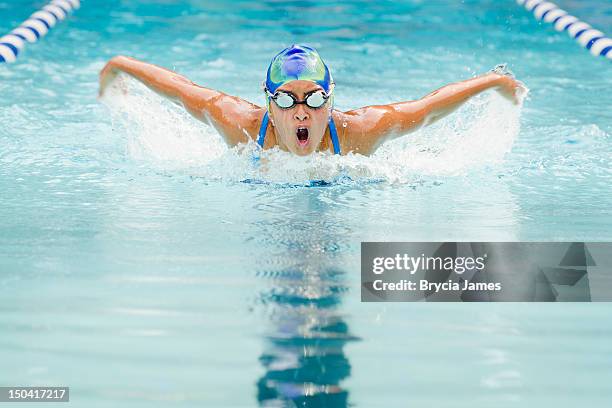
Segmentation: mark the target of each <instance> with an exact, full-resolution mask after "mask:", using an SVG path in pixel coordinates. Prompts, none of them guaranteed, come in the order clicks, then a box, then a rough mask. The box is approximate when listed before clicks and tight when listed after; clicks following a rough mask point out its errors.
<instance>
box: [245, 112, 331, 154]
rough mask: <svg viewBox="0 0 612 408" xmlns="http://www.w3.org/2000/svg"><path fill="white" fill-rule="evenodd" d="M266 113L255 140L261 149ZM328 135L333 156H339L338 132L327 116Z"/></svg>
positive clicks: (266, 124)
mask: <svg viewBox="0 0 612 408" xmlns="http://www.w3.org/2000/svg"><path fill="white" fill-rule="evenodd" d="M268 121H269V118H268V111H266V113H265V114H264V117H263V119H262V120H261V127H260V128H259V137H258V138H257V144H258V145H259V146H261V147H263V145H264V139H265V138H266V131H267V130H268ZM328 124H329V135H330V136H331V140H332V145H333V146H334V154H340V142H339V141H338V132H337V131H336V124H335V123H334V118H332V116H331V115H329V123H328Z"/></svg>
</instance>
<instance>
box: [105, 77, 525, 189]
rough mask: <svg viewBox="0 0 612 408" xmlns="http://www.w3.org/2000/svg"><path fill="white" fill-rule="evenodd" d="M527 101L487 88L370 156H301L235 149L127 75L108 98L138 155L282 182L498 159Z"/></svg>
mask: <svg viewBox="0 0 612 408" xmlns="http://www.w3.org/2000/svg"><path fill="white" fill-rule="evenodd" d="M523 100H524V95H523V96H522V97H521V102H520V103H519V105H514V104H512V103H511V102H509V101H507V100H506V99H504V98H503V97H501V96H500V95H499V94H498V93H496V92H485V93H483V94H481V95H478V96H476V97H474V98H472V99H471V100H470V101H469V102H468V103H466V104H465V105H464V106H462V107H461V108H459V109H458V110H457V111H456V112H454V113H453V114H451V115H449V116H448V117H447V118H445V119H443V120H441V121H439V122H438V123H435V124H433V125H431V126H428V127H427V128H423V129H420V130H418V131H415V132H413V133H410V134H407V135H405V136H403V137H400V138H398V139H395V140H392V141H390V142H387V143H385V144H384V145H383V146H381V147H380V148H379V149H378V150H377V151H376V152H375V153H374V154H373V155H372V156H369V157H367V156H363V155H360V154H353V153H349V154H348V155H346V156H337V155H331V154H329V153H318V152H317V153H314V154H312V155H310V156H305V157H300V156H296V155H293V154H291V153H288V152H284V151H281V150H280V149H278V148H274V149H270V150H265V151H261V150H260V149H259V147H258V146H257V144H256V143H255V142H249V143H248V144H246V145H240V146H237V147H234V148H229V147H227V145H226V144H225V142H224V141H223V140H222V138H221V136H220V135H219V134H218V133H217V131H216V130H215V129H213V128H212V127H211V126H209V125H206V124H204V123H202V122H200V121H198V120H196V119H194V118H192V117H191V116H190V115H189V114H188V113H187V112H186V111H185V110H184V109H183V108H182V107H181V106H179V105H176V104H173V103H171V102H168V101H166V100H164V99H163V98H162V97H161V96H158V95H156V94H154V93H153V92H151V91H149V90H148V89H147V88H145V87H144V85H142V84H140V83H139V82H138V81H136V80H134V79H131V78H129V77H127V76H124V75H120V76H119V77H118V78H117V79H116V80H115V81H114V83H113V84H111V86H110V87H109V89H108V91H107V92H106V93H105V95H104V97H103V98H102V102H103V103H104V104H105V105H107V106H108V107H109V108H110V112H111V115H112V118H113V123H114V126H115V127H116V128H118V129H120V131H121V132H122V133H123V134H124V135H125V137H126V146H127V154H128V156H129V157H130V158H132V159H133V160H137V161H143V162H146V163H147V164H148V165H150V166H153V167H155V168H158V169H163V170H166V171H175V170H181V171H186V172H188V173H189V174H190V175H193V176H198V177H202V178H205V179H211V180H213V179H214V180H224V181H231V182H235V181H245V180H251V181H258V182H267V183H280V184H311V183H312V180H317V181H323V182H327V183H343V182H372V181H386V182H390V183H411V182H414V181H415V180H418V179H419V178H421V177H424V176H455V175H464V174H466V173H468V172H470V171H472V170H475V169H479V168H482V167H484V166H487V165H495V164H499V163H501V162H502V161H503V158H504V156H505V154H506V153H508V152H509V151H510V149H511V148H512V145H513V142H514V140H515V139H516V137H517V135H518V133H519V129H520V122H519V119H520V112H521V107H522V101H523ZM254 158H258V159H256V160H254Z"/></svg>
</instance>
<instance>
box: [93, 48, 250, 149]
mask: <svg viewBox="0 0 612 408" xmlns="http://www.w3.org/2000/svg"><path fill="white" fill-rule="evenodd" d="M120 72H123V73H125V74H127V75H129V76H131V77H133V78H135V79H137V80H138V81H140V82H142V83H143V84H144V85H146V86H147V87H148V88H149V89H151V90H153V91H154V92H156V93H158V94H160V95H162V96H164V97H166V98H168V99H170V100H171V101H173V102H175V103H179V104H181V105H183V106H184V107H185V109H186V110H187V111H188V112H189V113H190V114H191V115H193V116H194V117H196V118H197V119H199V120H201V121H203V122H205V123H208V124H210V125H211V126H213V127H215V128H216V129H217V130H218V131H219V133H220V134H221V135H222V136H223V137H224V138H225V140H226V142H227V143H228V144H230V145H236V144H238V143H245V142H247V139H248V138H249V136H248V133H247V132H245V129H249V128H251V127H253V123H254V122H256V121H257V113H258V112H259V110H260V109H261V108H259V107H258V106H256V105H254V104H252V103H250V102H248V101H245V100H243V99H241V98H238V97H235V96H230V95H227V94H224V93H223V92H219V91H215V90H213V89H209V88H205V87H202V86H199V85H197V84H195V83H194V82H192V81H191V80H189V79H188V78H186V77H184V76H182V75H179V74H177V73H176V72H174V71H171V70H169V69H165V68H162V67H159V66H157V65H153V64H149V63H146V62H143V61H139V60H137V59H134V58H130V57H125V56H117V57H114V58H112V59H111V60H110V61H109V62H108V63H107V64H106V66H105V67H104V68H103V69H102V71H100V90H99V94H100V96H102V95H103V94H104V92H105V90H106V88H107V87H108V86H109V84H110V83H111V82H112V81H113V79H114V78H115V77H116V76H117V75H118V74H119V73H120Z"/></svg>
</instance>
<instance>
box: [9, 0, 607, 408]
mask: <svg viewBox="0 0 612 408" xmlns="http://www.w3.org/2000/svg"><path fill="white" fill-rule="evenodd" d="M44 4H45V2H44V1H34V2H31V1H27V2H26V1H16V2H15V1H11V2H9V1H6V0H0V31H1V32H3V33H4V32H8V31H9V30H10V29H12V28H13V27H14V26H16V25H17V24H19V23H20V22H21V21H23V20H24V19H25V18H27V17H28V16H29V15H30V14H31V13H32V12H33V11H35V9H37V8H39V7H41V6H42V5H44ZM557 4H558V5H559V6H561V7H562V8H566V9H567V10H568V11H570V12H571V13H572V14H574V15H576V16H579V17H580V18H581V19H583V20H585V21H587V22H589V23H591V24H592V25H593V26H594V27H596V28H599V29H601V30H603V31H604V32H607V33H608V34H610V33H611V32H612V24H611V23H612V4H610V3H609V2H600V1H592V0H588V1H582V2H574V1H558V2H557ZM301 42H304V43H308V44H311V45H313V46H315V47H316V48H318V50H319V52H320V53H321V55H322V56H323V58H324V59H325V60H326V62H327V63H328V65H329V66H330V67H331V69H332V72H333V75H334V79H335V82H336V84H337V86H336V92H337V94H336V97H335V102H336V108H337V109H340V110H348V109H352V108H357V107H360V106H364V105H370V104H384V103H391V102H397V101H401V100H410V99H415V98H418V97H421V96H423V95H425V94H427V93H428V92H430V91H432V90H434V89H436V88H439V87H440V86H442V85H444V84H446V83H450V82H453V81H457V80H461V79H467V78H469V77H471V76H473V75H475V74H478V73H483V72H486V71H488V70H490V69H491V68H493V67H494V66H495V65H497V64H499V63H504V62H507V63H508V64H509V65H508V66H509V68H510V69H511V70H512V71H513V72H514V74H515V75H516V77H517V78H518V79H520V80H521V81H523V82H524V83H525V84H526V85H527V87H528V88H529V89H530V92H529V94H528V97H527V99H526V100H525V101H524V103H523V105H522V106H513V105H511V104H510V103H508V102H506V101H505V100H502V99H501V98H500V97H499V96H497V95H496V94H492V93H485V94H483V95H481V96H479V97H477V98H475V99H474V100H473V101H472V102H471V103H469V104H468V105H466V106H464V107H463V108H461V109H460V110H459V111H457V112H455V113H454V114H453V115H452V116H449V117H447V118H446V119H444V120H443V121H441V122H439V123H437V124H435V125H434V126H432V127H431V128H428V129H424V130H422V131H419V132H417V133H413V134H410V135H407V136H405V137H403V138H401V139H399V140H397V141H394V142H392V143H390V144H388V145H386V146H384V147H383V148H382V149H381V150H380V151H379V152H377V154H376V155H374V156H373V157H370V158H366V157H361V156H358V155H350V156H347V157H329V156H324V155H314V156H312V157H308V158H297V157H290V156H289V155H287V154H284V153H283V152H275V151H273V152H264V153H263V155H264V156H265V157H264V159H265V160H263V164H261V165H259V166H257V165H254V164H253V162H252V161H251V160H250V157H251V154H252V153H253V151H252V146H245V147H241V148H239V149H227V148H226V147H225V146H224V145H223V143H222V142H221V139H220V138H219V136H218V135H217V134H215V132H214V131H213V130H211V129H209V128H207V126H206V125H204V124H202V123H198V122H196V121H195V120H193V119H191V118H190V117H189V116H188V115H186V114H185V113H183V112H182V111H181V110H180V109H179V108H178V107H175V106H173V105H171V104H169V103H167V102H164V101H163V100H161V98H159V97H158V96H156V95H154V94H153V93H152V92H149V91H148V90H146V89H144V88H143V87H142V86H139V84H137V83H134V82H133V81H129V80H127V81H123V83H122V80H120V81H118V83H117V84H116V86H115V87H114V89H113V90H112V91H111V92H109V95H107V96H106V97H105V98H103V99H102V100H98V99H97V74H98V72H99V70H100V69H101V68H102V67H103V66H104V63H105V62H106V61H107V60H108V59H109V58H111V57H112V56H114V55H117V54H124V55H130V56H133V57H136V58H139V59H142V60H145V61H149V62H152V63H155V64H158V65H161V66H165V67H168V68H170V69H174V70H176V71H178V72H180V73H182V74H184V75H185V76H187V77H189V78H191V79H192V80H194V81H195V82H197V83H199V84H202V85H204V86H208V87H211V88H215V89H219V90H223V91H226V92H227V93H230V94H233V95H238V96H241V97H243V98H245V99H248V100H251V101H253V102H255V103H259V104H262V103H263V95H262V94H261V90H260V84H261V81H262V80H263V75H264V72H265V69H266V67H267V64H268V63H269V60H270V59H271V57H272V56H273V55H274V54H275V53H276V52H278V51H279V50H280V49H282V48H283V47H285V46H287V45H290V44H291V43H301ZM611 86H612V70H611V67H610V63H609V61H607V60H606V59H604V58H595V57H593V56H591V55H590V54H589V53H588V52H587V51H585V50H584V49H582V48H581V47H580V46H578V45H576V44H575V43H574V42H573V41H572V40H570V39H569V38H568V37H567V35H566V34H559V33H557V32H555V31H554V30H553V29H552V28H551V27H550V26H548V25H540V24H538V23H537V22H536V21H535V20H534V19H533V18H532V16H531V15H529V14H528V13H527V12H526V11H524V10H523V9H522V8H521V7H519V6H517V5H515V3H514V2H512V1H508V2H497V1H464V2H455V1H435V2H425V1H410V2H390V1H381V2H364V1H357V2H350V3H347V2H323V1H321V2H318V1H308V2H293V1H285V2H274V1H270V2H246V1H240V2H212V1H185V2H180V3H176V2H170V1H158V2H146V3H144V2H143V3H138V2H132V1H117V0H110V1H104V2H102V1H94V0H89V1H87V2H83V6H82V7H81V9H80V10H78V11H77V12H76V13H75V14H74V15H73V16H71V17H70V18H69V19H68V20H67V21H65V22H63V23H61V24H59V25H58V26H56V27H55V28H54V29H53V30H52V31H51V32H50V33H49V35H48V36H47V37H45V38H44V40H42V41H41V42H39V43H37V44H34V45H29V46H28V47H27V48H26V50H25V51H24V52H23V53H22V55H20V58H19V59H18V61H17V63H15V64H12V65H1V66H0V220H1V222H0V228H1V230H0V333H2V334H1V336H0V361H1V362H2V365H1V367H2V369H1V370H0V385H65V386H70V387H71V393H70V394H71V395H70V398H71V402H72V403H73V405H74V406H87V407H97V406H109V405H112V406H126V407H128V406H129V407H136V406H143V407H144V406H146V407H151V406H167V405H168V404H170V403H172V404H176V405H181V406H220V407H221V406H224V407H225V406H227V407H247V406H270V407H271V406H287V407H293V406H312V407H315V406H317V407H318V406H320V407H331V406H333V407H345V406H349V405H351V406H361V407H390V406H406V405H422V406H436V407H451V406H452V407H457V406H470V407H489V406H496V407H519V406H521V407H522V406H552V405H554V406H558V407H574V406H578V405H580V406H582V405H591V406H606V405H608V404H609V403H610V401H611V400H612V389H611V388H610V383H611V382H612V346H610V336H611V335H612V329H611V327H612V326H611V325H610V312H611V309H610V306H609V305H608V304H606V303H600V304H597V303H593V304H586V303H585V304H569V303H568V304H543V305H540V304H432V303H410V304H409V303H393V304H391V303H389V304H377V303H361V302H360V293H359V292H360V282H359V276H360V269H359V268H360V265H359V254H360V253H359V251H360V243H361V242H362V241H427V240H432V241H516V240H524V241H529V240H534V241H535V240H542V241H557V240H559V241H583V240H584V241H609V240H612V210H611V208H612V194H611V191H610V185H611V183H612V167H611V165H610V163H611V160H610V157H611V155H612V139H611V134H612V110H611V109H610V106H611V105H612V94H611V93H610V92H609V89H610V88H611ZM122 90H127V93H126V94H124V93H123V92H122ZM340 126H341V124H340ZM312 180H323V181H324V182H323V183H319V185H317V186H314V187H309V185H310V184H311V183H310V181H312Z"/></svg>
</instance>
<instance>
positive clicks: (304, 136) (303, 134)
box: [295, 127, 308, 146]
mask: <svg viewBox="0 0 612 408" xmlns="http://www.w3.org/2000/svg"><path fill="white" fill-rule="evenodd" d="M295 135H296V136H297V139H298V143H299V144H300V145H301V146H304V145H305V144H306V143H308V128H305V127H299V128H297V130H296V131H295Z"/></svg>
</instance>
